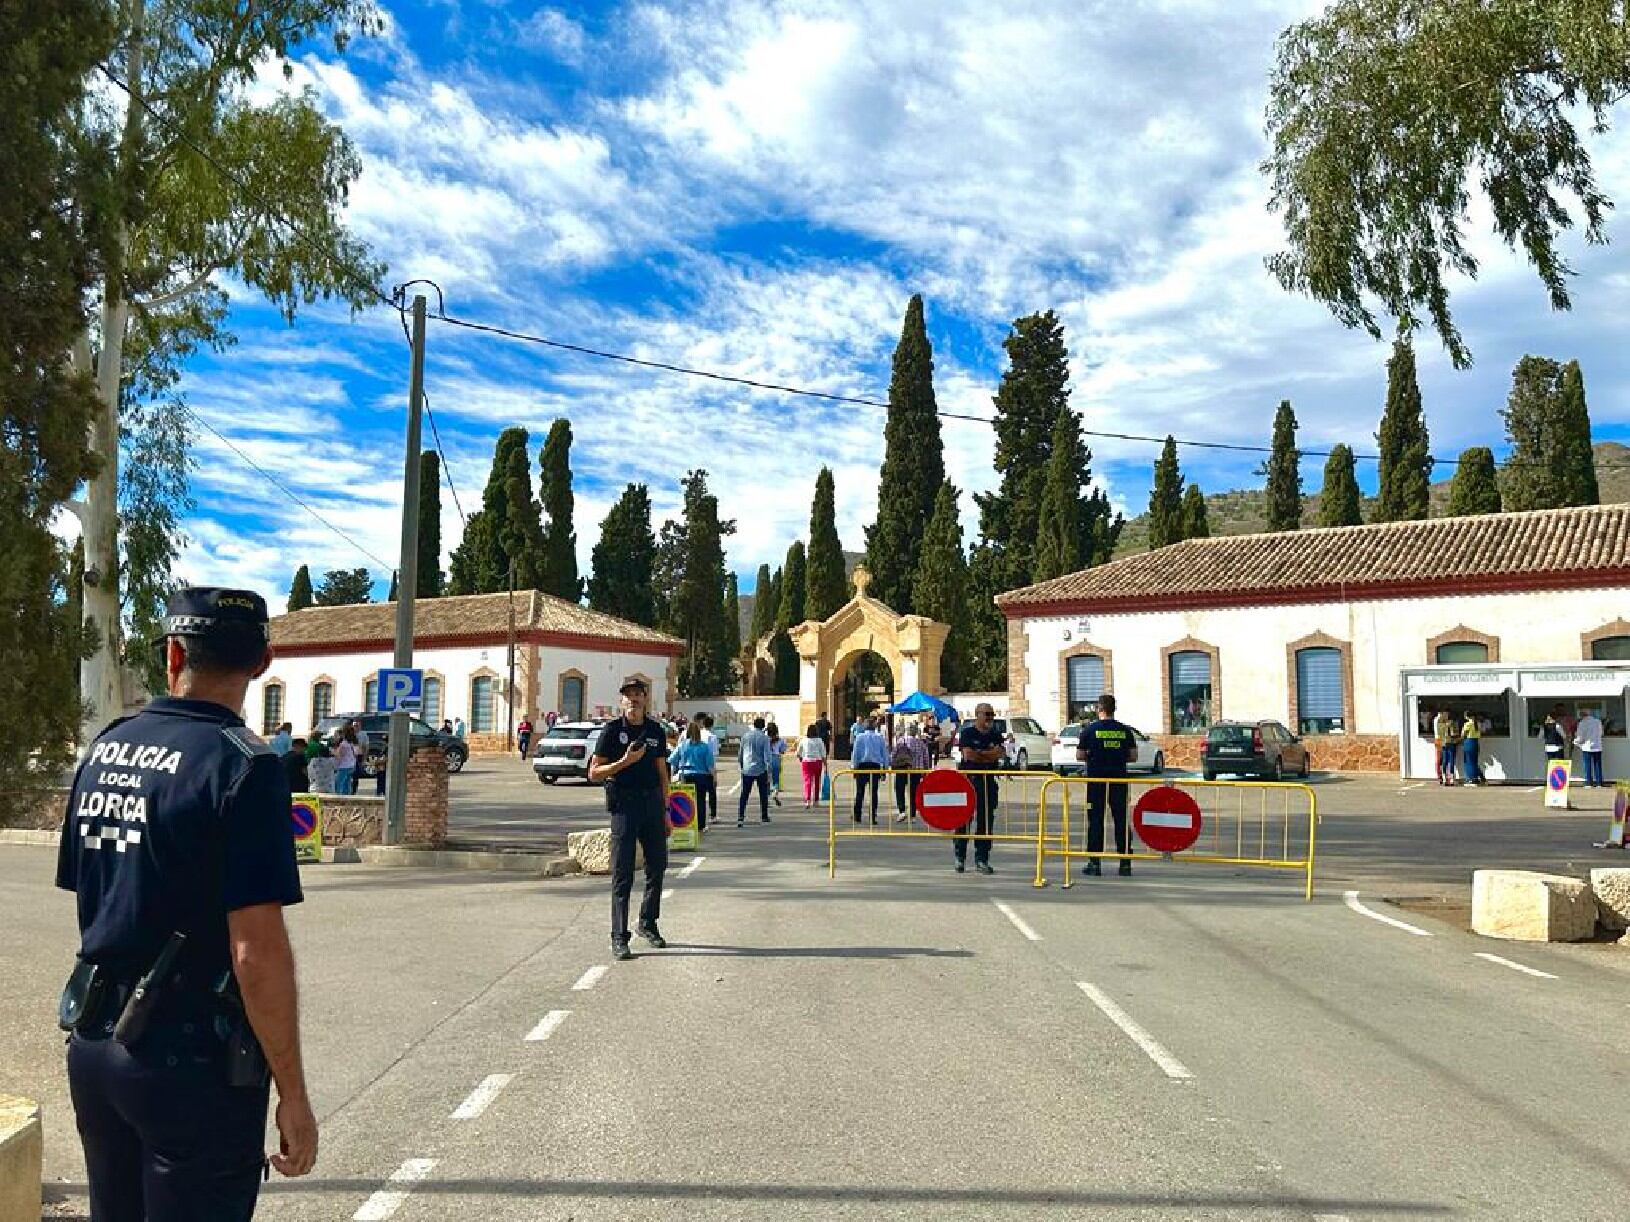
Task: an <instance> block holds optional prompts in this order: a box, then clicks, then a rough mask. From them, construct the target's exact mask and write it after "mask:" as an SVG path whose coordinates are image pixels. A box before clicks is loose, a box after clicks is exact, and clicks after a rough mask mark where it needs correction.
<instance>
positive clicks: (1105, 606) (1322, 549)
mask: <svg viewBox="0 0 1630 1222" xmlns="http://www.w3.org/2000/svg"><path fill="white" fill-rule="evenodd" d="M996 601H997V604H998V606H999V607H1000V608H1001V610H1002V612H1003V614H1004V615H1005V616H1006V618H1007V622H1008V680H1009V688H1010V699H1011V708H1012V711H1013V712H1014V713H1028V714H1029V715H1031V716H1033V717H1036V718H1038V719H1039V720H1040V721H1041V722H1042V723H1043V725H1045V726H1046V727H1048V728H1049V729H1052V728H1054V727H1056V726H1060V725H1063V724H1065V723H1067V722H1070V721H1074V720H1078V719H1079V718H1080V717H1081V716H1082V714H1083V712H1084V710H1085V708H1086V707H1087V705H1089V704H1090V703H1091V702H1092V701H1093V700H1095V699H1096V698H1097V695H1098V693H1099V692H1100V691H1103V690H1113V691H1114V693H1115V695H1116V696H1117V698H1118V699H1119V703H1120V716H1121V718H1122V720H1124V721H1127V722H1129V723H1130V724H1132V725H1135V726H1137V727H1138V728H1140V729H1142V730H1144V731H1145V732H1146V733H1148V734H1150V735H1151V736H1153V737H1155V738H1156V739H1157V740H1158V741H1159V742H1160V743H1161V744H1162V746H1163V748H1164V750H1165V752H1166V757H1167V760H1168V761H1169V762H1170V763H1171V764H1173V765H1177V766H1193V764H1194V763H1195V762H1196V761H1197V759H1198V754H1199V745H1200V742H1201V741H1202V740H1203V737H1204V731H1205V729H1206V727H1207V725H1209V724H1210V723H1211V722H1214V721H1217V720H1220V719H1223V718H1227V719H1230V720H1236V719H1237V720H1248V721H1256V720H1261V719H1272V720H1275V721H1278V722H1280V723H1281V724H1282V725H1284V726H1285V727H1288V728H1289V730H1290V731H1291V732H1292V733H1295V734H1298V735H1301V736H1303V737H1305V738H1306V739H1307V741H1308V743H1309V746H1310V749H1311V752H1312V756H1313V760H1314V766H1315V767H1319V768H1372V769H1398V770H1402V771H1403V773H1404V774H1405V775H1408V776H1416V777H1426V778H1430V777H1432V775H1433V762H1432V758H1431V756H1432V752H1431V746H1432V744H1431V741H1430V714H1431V712H1433V711H1435V710H1436V709H1438V708H1444V707H1448V708H1452V709H1454V710H1455V711H1457V712H1459V713H1461V714H1462V715H1464V714H1465V713H1467V712H1473V713H1476V714H1477V715H1478V716H1479V718H1481V719H1483V720H1485V721H1486V722H1487V724H1488V726H1489V730H1488V731H1487V732H1486V733H1485V736H1484V739H1483V745H1482V755H1483V760H1484V763H1485V764H1486V765H1489V770H1490V771H1491V773H1492V774H1493V775H1494V776H1495V777H1496V778H1499V777H1501V776H1504V777H1507V778H1509V779H1519V778H1537V777H1539V776H1541V775H1542V774H1543V770H1544V752H1543V749H1542V747H1541V745H1540V741H1539V738H1538V727H1539V725H1540V722H1541V721H1542V720H1543V718H1544V715H1545V713H1546V712H1547V711H1550V710H1551V709H1553V708H1554V707H1555V706H1556V705H1558V704H1561V705H1562V706H1563V707H1564V711H1565V712H1566V714H1567V716H1568V717H1569V718H1572V717H1574V716H1577V715H1578V714H1579V713H1580V712H1581V711H1582V710H1583V709H1585V708H1591V709H1594V710H1596V711H1597V712H1598V713H1600V714H1601V715H1602V718H1603V721H1604V722H1605V723H1606V725H1607V727H1608V736H1607V740H1606V744H1605V761H1604V762H1605V764H1606V769H1607V772H1608V775H1609V776H1615V775H1617V776H1630V743H1627V739H1626V737H1625V725H1626V705H1625V688H1626V684H1627V683H1630V619H1627V618H1626V617H1627V616H1630V505H1602V506H1589V507H1585V508H1577V509H1555V510H1541V511H1536V512H1531V513H1499V514H1486V515H1482V516H1478V517H1465V518H1433V519H1430V520H1428V521H1423V522H1394V523H1387V524H1381V525H1374V526H1349V527H1339V528H1331V529H1317V530H1299V531H1291V532H1286V533H1282V534H1260V535H1236V536H1225V537H1220V538H1213V539H1192V540H1189V541H1187V542H1185V543H1179V544H1175V545H1173V546H1171V547H1166V548H1161V549H1160V550H1158V551H1154V552H1148V553H1145V554H1143V555H1137V556H1129V557H1127V558H1125V559H1122V560H1117V561H1113V562H1111V563H1109V564H1105V565H1101V566H1099V567H1097V568H1093V569H1086V570H1083V571H1082V572H1079V573H1071V574H1068V575H1066V576H1064V577H1060V578H1057V579H1055V580H1053V581H1047V582H1042V583H1040V584H1038V585H1033V586H1028V587H1026V588H1024V589H1021V590H1013V591H1010V592H1009V593H1006V594H1003V595H1001V596H1000V597H998V598H997V600H996ZM1423 743H1424V747H1423ZM1575 772H1576V774H1577V773H1578V769H1577V767H1576V769H1575Z"/></svg>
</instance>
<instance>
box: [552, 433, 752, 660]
mask: <svg viewBox="0 0 1630 1222" xmlns="http://www.w3.org/2000/svg"><path fill="white" fill-rule="evenodd" d="M538 467H539V469H540V471H541V473H542V474H541V479H540V485H539V497H540V500H541V501H542V509H543V518H544V522H543V530H542V547H541V559H540V564H539V571H538V588H539V589H540V590H542V591H543V592H544V593H545V594H553V595H554V596H555V597H557V598H564V599H565V600H566V601H567V602H573V603H575V602H577V601H578V600H579V599H581V598H582V597H583V583H582V582H581V581H579V580H578V576H577V531H576V530H575V529H574V528H573V526H572V508H573V498H572V426H571V423H570V422H569V421H566V420H556V421H555V422H554V423H553V424H552V425H550V426H549V436H548V437H547V438H545V439H544V443H543V452H542V453H541V454H540V455H539V456H538ZM731 656H732V657H734V656H735V655H734V653H732V654H731Z"/></svg>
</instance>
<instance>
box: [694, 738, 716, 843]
mask: <svg viewBox="0 0 1630 1222" xmlns="http://www.w3.org/2000/svg"><path fill="white" fill-rule="evenodd" d="M696 720H698V721H700V722H701V723H702V741H703V742H704V743H706V744H707V755H708V763H707V776H705V777H699V778H698V779H697V782H696V809H697V810H698V811H700V810H702V809H703V808H704V807H706V809H707V818H709V819H714V820H716V819H718V817H719V736H718V735H717V734H715V733H714V732H713V714H711V713H703V714H702V715H701V716H700V717H698V718H697V719H696Z"/></svg>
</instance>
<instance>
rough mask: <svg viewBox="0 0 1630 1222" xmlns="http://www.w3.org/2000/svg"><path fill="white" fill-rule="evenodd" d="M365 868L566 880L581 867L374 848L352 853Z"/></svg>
mask: <svg viewBox="0 0 1630 1222" xmlns="http://www.w3.org/2000/svg"><path fill="white" fill-rule="evenodd" d="M352 851H353V852H355V853H356V854H357V858H358V859H359V860H360V861H361V862H362V864H364V865H370V866H395V867H411V868H416V869H422V870H492V871H497V872H500V873H505V874H524V875H528V876H530V877H532V878H564V877H566V876H568V875H572V874H578V873H580V872H581V870H582V867H581V866H580V865H579V864H578V863H577V861H576V860H575V859H574V858H571V857H566V856H545V855H544V854H542V853H497V852H487V851H482V850H477V849H415V848H409V847H407V846H404V845H388V846H387V845H373V846H369V847H366V848H360V849H355V850H352Z"/></svg>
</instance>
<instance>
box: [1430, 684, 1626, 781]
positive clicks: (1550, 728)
mask: <svg viewBox="0 0 1630 1222" xmlns="http://www.w3.org/2000/svg"><path fill="white" fill-rule="evenodd" d="M1492 728H1493V723H1492V722H1490V720H1489V719H1488V718H1487V717H1484V716H1481V715H1480V714H1478V713H1477V712H1476V711H1475V710H1470V709H1468V710H1466V711H1465V712H1464V713H1462V712H1460V711H1459V710H1457V709H1454V708H1450V707H1444V708H1440V709H1438V710H1437V711H1436V712H1435V713H1434V714H1432V746H1433V749H1434V752H1435V754H1436V756H1437V779H1438V784H1439V785H1444V786H1455V785H1482V784H1484V778H1483V765H1482V740H1483V738H1484V737H1485V736H1486V735H1487V734H1488V733H1489V731H1490V730H1491V729H1492ZM1605 732H1606V730H1605V727H1604V726H1603V725H1602V719H1601V718H1600V717H1599V716H1598V715H1597V713H1596V710H1595V709H1593V708H1586V709H1584V710H1583V711H1582V713H1581V714H1580V715H1578V716H1575V715H1574V714H1573V713H1570V712H1569V711H1568V709H1567V706H1565V705H1562V704H1556V705H1553V706H1551V709H1550V710H1549V711H1548V712H1547V713H1546V714H1545V718H1544V720H1543V721H1542V722H1541V723H1540V727H1539V737H1540V740H1541V743H1542V745H1543V746H1544V748H1545V759H1546V762H1547V764H1550V763H1551V762H1554V761H1556V760H1563V759H1571V758H1572V754H1573V751H1574V750H1575V749H1577V750H1578V752H1579V758H1580V763H1581V765H1582V767H1583V770H1584V781H1583V784H1585V785H1587V786H1589V787H1591V788H1592V789H1600V788H1602V787H1603V786H1604V785H1605V784H1606V782H1605V781H1604V780H1603V778H1602V735H1603V734H1604V733H1605Z"/></svg>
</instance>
